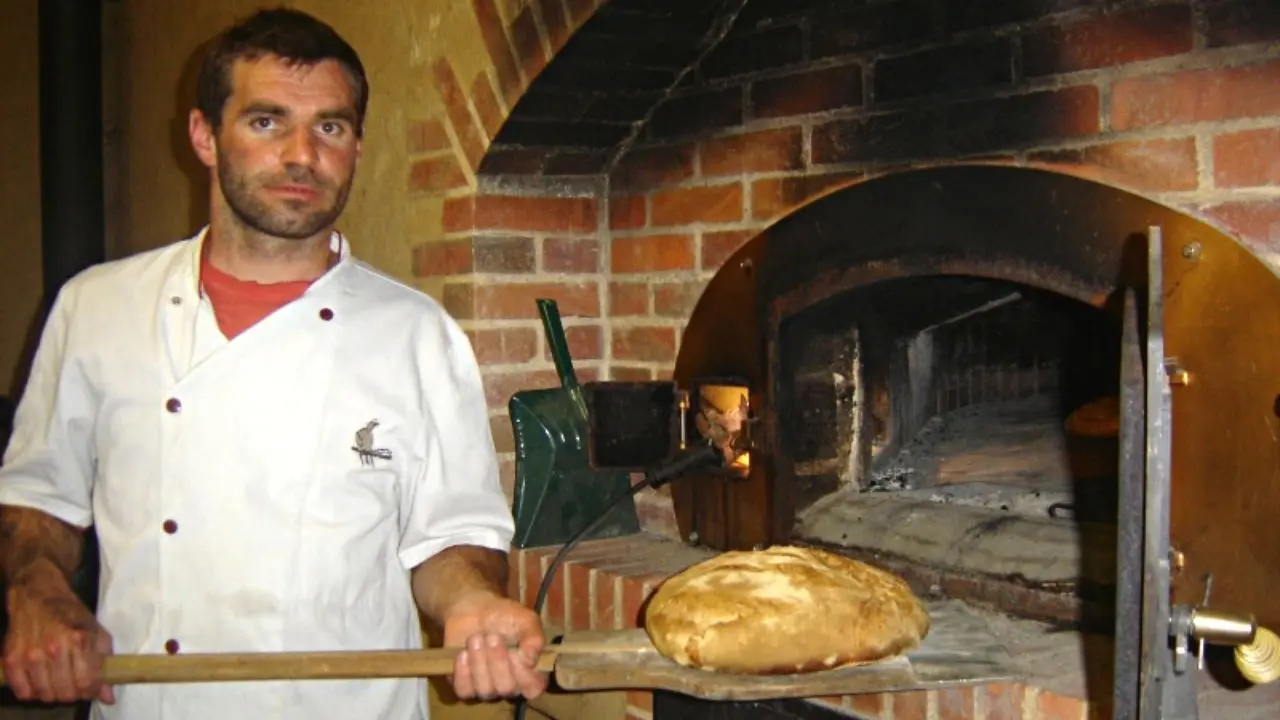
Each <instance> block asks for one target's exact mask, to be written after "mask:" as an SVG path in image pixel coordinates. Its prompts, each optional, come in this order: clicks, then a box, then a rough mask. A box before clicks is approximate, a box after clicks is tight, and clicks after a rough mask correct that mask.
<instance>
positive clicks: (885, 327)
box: [672, 164, 1280, 662]
mask: <svg viewBox="0 0 1280 720" xmlns="http://www.w3.org/2000/svg"><path fill="white" fill-rule="evenodd" d="M1153 232H1154V239H1153V236H1152V233H1153ZM1149 242H1154V243H1156V244H1157V245H1158V247H1159V249H1160V251H1161V252H1163V254H1164V259H1163V260H1161V261H1160V266H1161V267H1162V268H1163V273H1164V275H1165V276H1166V277H1165V280H1164V285H1163V290H1162V291H1161V292H1160V293H1159V295H1160V297H1161V298H1162V299H1163V303H1164V308H1163V312H1162V313H1161V315H1162V321H1163V327H1164V334H1163V341H1164V343H1165V345H1166V357H1165V359H1164V363H1163V367H1157V368H1156V370H1157V372H1159V373H1162V374H1163V375H1164V376H1166V377H1167V379H1168V383H1169V385H1170V386H1171V387H1172V388H1173V393H1172V399H1171V402H1172V425H1171V431H1172V438H1173V440H1172V455H1171V458H1172V459H1171V471H1172V472H1171V474H1172V495H1171V497H1172V515H1171V518H1172V520H1171V522H1172V524H1171V528H1170V531H1169V533H1168V535H1169V537H1170V538H1171V544H1172V555H1171V558H1173V559H1172V560H1170V562H1171V563H1172V565H1173V568H1172V571H1171V576H1172V582H1173V586H1174V602H1187V603H1190V605H1191V606H1196V605H1198V604H1200V603H1201V602H1202V600H1203V597H1204V596H1205V594H1206V593H1207V592H1209V590H1210V589H1212V603H1211V604H1213V605H1215V606H1220V607H1221V606H1226V607H1231V608H1233V609H1234V610H1236V611H1239V612H1245V613H1252V614H1255V615H1256V617H1257V618H1258V620H1259V622H1260V623H1261V624H1263V625H1268V624H1270V625H1272V626H1275V625H1277V623H1280V603H1277V601H1276V596H1275V594H1274V591H1273V590H1272V587H1273V584H1274V583H1273V582H1272V580H1271V579H1272V578H1273V577H1274V574H1275V572H1276V571H1275V568H1278V567H1280V543H1277V542H1276V541H1275V540H1274V537H1273V534H1269V533H1268V531H1267V529H1266V528H1267V526H1268V524H1269V520H1268V519H1267V518H1268V517H1269V515H1270V510H1269V509H1268V508H1273V507H1276V506H1277V504H1278V503H1280V483H1277V481H1276V472H1277V465H1276V439H1275V438H1276V428H1277V420H1278V416H1277V411H1278V410H1280V406H1277V401H1276V398H1277V394H1276V392H1277V390H1276V388H1275V382H1274V379H1273V378H1275V377H1276V376H1277V374H1276V373H1277V371H1280V356H1277V355H1276V354H1275V353H1274V348H1275V340H1274V337H1275V335H1274V332H1273V331H1272V330H1270V329H1269V327H1270V324H1269V322H1268V321H1267V320H1265V319H1264V318H1263V317H1261V316H1258V315H1248V314H1246V313H1243V312H1241V310H1242V309H1243V308H1247V307H1262V306H1263V305H1259V303H1267V304H1268V305H1267V306H1270V307H1274V306H1275V303H1276V302H1277V301H1280V278H1277V277H1276V275H1275V274H1274V272H1273V271H1272V270H1270V269H1269V268H1267V267H1266V266H1265V265H1264V264H1262V262H1261V261H1259V260H1258V259H1257V258H1256V257H1254V256H1252V255H1251V254H1250V253H1248V252H1247V251H1246V250H1245V249H1243V248H1242V247H1240V246H1239V245H1238V244H1237V243H1236V242H1235V241H1233V240H1231V239H1229V238H1227V237H1226V236H1225V235H1223V234H1221V233H1220V232H1219V231H1217V230H1215V229H1214V228H1212V227H1211V226H1209V225H1206V224H1204V223H1202V222H1200V221H1198V220H1195V219H1193V218H1191V217H1189V216H1187V215H1184V214H1180V213H1178V212H1175V211H1173V210H1171V209H1169V208H1167V207H1163V206H1161V205H1159V204H1157V203H1154V202H1151V201H1149V200H1146V199H1143V198H1140V197H1138V196H1136V195H1131V194H1128V193H1125V192H1122V191H1119V190H1116V189H1115V188H1112V187H1108V186H1106V185H1103V184H1100V183H1096V182H1093V181H1088V180H1082V179H1079V178H1075V177H1071V176H1069V175H1066V174H1062V173H1059V172H1056V171H1054V170H1053V169H1051V168H1016V167H1006V166H991V165H982V164H972V165H966V164H954V165H949V166H945V167H938V168H932V169H920V170H911V171H905V172H901V173H896V174H889V175H885V176H883V177H880V178H877V179H873V180H870V181H868V182H866V183H863V184H860V185H857V186H854V187H852V188H849V189H846V190H842V191H838V192H835V193H833V194H830V195H828V196H827V197H825V198H822V199H820V200H818V201H816V202H815V203H813V204H812V205H810V206H808V207H807V208H805V209H803V210H801V211H799V212H797V213H795V214H794V215H792V216H790V217H788V218H786V219H785V220H783V221H782V222H780V223H778V224H777V225H775V226H773V227H771V228H769V229H768V230H766V231H765V232H763V233H762V234H761V235H760V236H759V237H757V238H756V239H754V240H753V241H751V242H749V243H748V244H747V245H745V246H744V247H743V248H742V249H741V250H740V251H739V252H738V253H737V254H736V255H734V256H733V257H731V258H730V259H729V260H728V261H727V262H726V263H725V265H724V266H723V268H722V269H721V270H720V271H719V272H718V273H717V275H716V276H715V277H714V278H713V279H712V281H711V282H710V284H709V285H708V286H707V289H706V291H705V293H704V295H703V296H702V299H701V300H700V302H699V304H698V305H697V307H696V309H695V311H694V313H693V315H692V319H691V321H690V324H689V327H688V330H687V333H686V336H685V339H684V344H683V347H682V350H681V354H680V357H679V359H678V362H677V367H676V373H675V379H676V382H677V383H679V384H680V385H682V386H686V387H697V386H699V385H700V384H702V383H705V382H707V381H708V379H709V378H710V379H714V381H715V382H717V383H721V384H729V385H738V386H741V387H743V388H747V389H749V390H748V395H749V398H750V401H749V405H750V408H751V420H752V427H753V430H752V434H751V446H750V451H749V452H750V460H749V463H747V466H748V467H749V470H748V471H747V472H746V473H744V474H743V476H740V477H735V476H733V475H732V474H729V475H726V474H724V473H715V474H709V475H707V476H705V477H701V478H697V479H694V480H692V481H686V482H681V483H677V484H675V485H673V486H672V493H673V497H674V503H675V508H676V511H677V515H678V518H679V523H680V529H681V533H682V535H683V536H684V537H685V538H686V539H687V540H688V541H689V542H691V543H695V544H700V545H705V546H709V547H712V548H715V549H720V550H727V549H740V548H750V547H760V546H764V545H768V544H774V543H798V544H814V545H819V546H823V547H827V548H832V549H835V550H837V551H839V552H843V553H846V554H849V555H851V556H854V557H859V558H862V559H865V560H867V561H869V562H872V563H874V564H878V565H881V566H883V567H887V568H890V569H892V570H894V571H896V572H899V573H900V574H902V575H903V576H904V577H906V578H907V579H908V580H909V581H910V582H911V583H912V585H913V586H914V587H915V588H916V590H917V591H918V592H920V593H921V594H922V595H925V596H927V597H951V598H961V599H964V600H966V601H968V602H971V603H974V604H976V605H979V606H985V607H988V608H991V609H993V610H995V611H997V612H999V613H1001V614H1003V615H1005V616H1007V617H1009V618H1011V619H1013V620H1012V622H1014V624H1015V625H1016V624H1017V622H1018V620H1020V619H1025V620H1033V621H1038V623H1039V624H1037V625H1036V627H1038V628H1040V631H1041V632H1050V633H1052V632H1053V628H1058V629H1063V628H1070V629H1072V630H1075V631H1081V630H1083V631H1086V632H1090V633H1097V634H1101V635H1103V636H1109V635H1110V634H1112V633H1113V632H1114V630H1115V628H1116V626H1117V600H1116V598H1117V597H1118V596H1121V597H1125V596H1126V593H1129V592H1132V588H1131V587H1126V585H1128V584H1130V583H1129V581H1132V582H1133V583H1136V584H1138V585H1141V578H1139V577H1129V578H1128V579H1126V576H1125V575H1124V573H1118V563H1119V562H1120V560H1119V554H1120V553H1126V552H1127V553H1129V554H1130V555H1129V556H1130V557H1135V555H1134V553H1137V554H1138V555H1140V554H1141V552H1142V551H1143V546H1144V542H1145V540H1144V534H1143V533H1142V531H1141V528H1142V525H1141V523H1140V522H1139V525H1138V526H1137V527H1138V530H1137V531H1136V532H1135V531H1133V527H1132V525H1131V526H1130V528H1129V530H1128V531H1126V530H1125V529H1124V528H1125V524H1124V518H1125V517H1129V518H1133V517H1137V518H1141V517H1142V516H1143V508H1142V502H1143V501H1142V497H1141V495H1140V494H1139V495H1138V496H1136V497H1134V496H1130V497H1128V498H1127V499H1124V500H1122V499H1121V497H1120V493H1121V488H1122V483H1120V482H1119V476H1120V473H1121V471H1123V470H1124V469H1125V467H1133V463H1134V462H1138V463H1139V466H1138V467H1139V469H1141V462H1142V458H1144V457H1145V458H1150V457H1153V455H1152V454H1151V453H1150V452H1143V453H1141V454H1137V453H1135V451H1132V450H1131V451H1130V452H1128V453H1126V452H1123V449H1122V443H1121V440H1122V435H1123V434H1122V432H1121V429H1120V428H1121V423H1122V421H1123V420H1124V418H1125V412H1123V411H1122V405H1123V403H1122V401H1121V397H1122V394H1123V390H1124V388H1123V387H1122V385H1123V383H1122V362H1121V348H1122V335H1123V327H1124V323H1123V322H1122V320H1123V317H1124V315H1123V312H1122V310H1123V301H1124V295H1125V292H1126V291H1133V292H1138V293H1142V292H1145V290H1144V288H1146V287H1147V279H1146V278H1147V276H1146V269H1147V268H1146V265H1145V264H1144V263H1145V259H1146V254H1145V253H1146V248H1147V247H1148V243H1149ZM1130 372H1132V370H1130ZM1139 372H1141V371H1139ZM1140 384H1141V383H1139V385H1140ZM1131 385H1132V383H1131ZM1148 409H1149V408H1148ZM696 410H697V408H696V403H695V407H694V411H696ZM1139 450H1141V448H1139ZM1135 573H1136V574H1137V575H1141V572H1140V571H1134V573H1131V575H1132V574H1135ZM1135 611H1136V606H1134V605H1133V603H1132V601H1131V597H1130V598H1129V599H1126V600H1125V601H1124V606H1123V607H1120V608H1119V612H1120V613H1125V612H1135ZM1121 620H1122V621H1121V625H1122V626H1123V624H1124V623H1123V618H1122V619H1121ZM1099 652H1100V653H1101V655H1100V656H1099V657H1098V658H1095V660H1097V661H1101V660H1103V659H1104V658H1105V659H1106V660H1107V661H1108V662H1109V661H1110V657H1109V655H1110V653H1111V650H1110V649H1108V650H1105V651H1102V650H1100V651H1099ZM1086 662H1089V661H1088V660H1086Z"/></svg>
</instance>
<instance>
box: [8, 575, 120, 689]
mask: <svg viewBox="0 0 1280 720" xmlns="http://www.w3.org/2000/svg"><path fill="white" fill-rule="evenodd" d="M7 597H8V603H9V632H8V634H7V636H6V637H5V639H4V674H5V681H6V682H7V684H8V685H9V687H10V688H12V689H13V694H14V695H15V696H16V697H17V698H18V699H19V700H40V701H42V702H48V703H53V702H74V701H77V700H92V699H94V698H96V699H98V700H100V701H102V702H104V703H107V704H111V703H114V702H115V695H114V693H113V691H112V689H111V688H110V687H108V686H106V685H103V684H102V662H103V660H104V659H105V658H106V656H108V655H110V654H111V652H112V648H111V635H110V634H109V633H107V631H106V630H104V629H103V628H102V626H100V625H99V624H98V621H97V620H96V619H95V618H94V617H93V614H92V613H90V612H89V609H88V608H86V607H85V606H84V603H82V602H81V601H80V598H78V597H76V595H75V593H74V592H72V591H71V588H70V587H69V586H68V585H67V583H66V581H65V580H63V579H62V578H61V577H56V576H52V574H50V575H43V576H38V577H35V576H33V577H29V578H27V579H26V580H24V581H23V582H22V583H21V584H18V585H15V586H13V587H10V588H9V589H8V593H7Z"/></svg>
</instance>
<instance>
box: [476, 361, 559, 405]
mask: <svg viewBox="0 0 1280 720" xmlns="http://www.w3.org/2000/svg"><path fill="white" fill-rule="evenodd" d="M578 379H579V380H581V379H582V377H581V373H579V378H578ZM552 387H560V379H559V377H558V376H557V375H556V373H555V371H554V370H531V371H529V372H516V373H492V372H491V373H486V374H485V376H484V396H485V400H486V401H488V403H489V407H491V408H500V407H506V406H507V403H508V402H510V401H511V396H512V395H514V394H515V393H517V392H519V391H521V390H538V389H541V388H552Z"/></svg>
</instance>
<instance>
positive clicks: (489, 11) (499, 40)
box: [471, 0, 524, 107]
mask: <svg viewBox="0 0 1280 720" xmlns="http://www.w3.org/2000/svg"><path fill="white" fill-rule="evenodd" d="M471 5H472V7H473V8H474V9H475V13H476V20H478V21H479V24H480V38H481V40H482V41H483V42H484V46H485V50H486V51H487V52H488V53H489V59H490V60H491V61H492V62H493V68H494V71H495V72H496V73H497V76H498V91H499V94H500V95H501V96H502V98H503V100H504V101H505V102H506V105H507V107H512V106H513V105H515V101H516V99H517V98H518V97H519V96H520V91H521V90H523V89H524V85H523V84H522V83H521V82H520V73H519V72H518V71H517V67H518V65H517V63H516V57H515V53H514V52H512V49H511V43H509V42H507V33H506V32H504V31H503V26H504V24H505V23H503V22H502V16H501V15H500V14H499V13H498V6H497V2H496V0H472V2H471Z"/></svg>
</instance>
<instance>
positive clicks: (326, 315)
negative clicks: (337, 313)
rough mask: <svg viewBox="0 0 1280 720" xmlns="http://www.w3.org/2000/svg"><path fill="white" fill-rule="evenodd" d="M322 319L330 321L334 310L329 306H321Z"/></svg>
mask: <svg viewBox="0 0 1280 720" xmlns="http://www.w3.org/2000/svg"><path fill="white" fill-rule="evenodd" d="M320 319H321V320H324V321H325V322H328V321H330V320H332V319H333V311H332V310H330V309H329V308H320Z"/></svg>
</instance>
